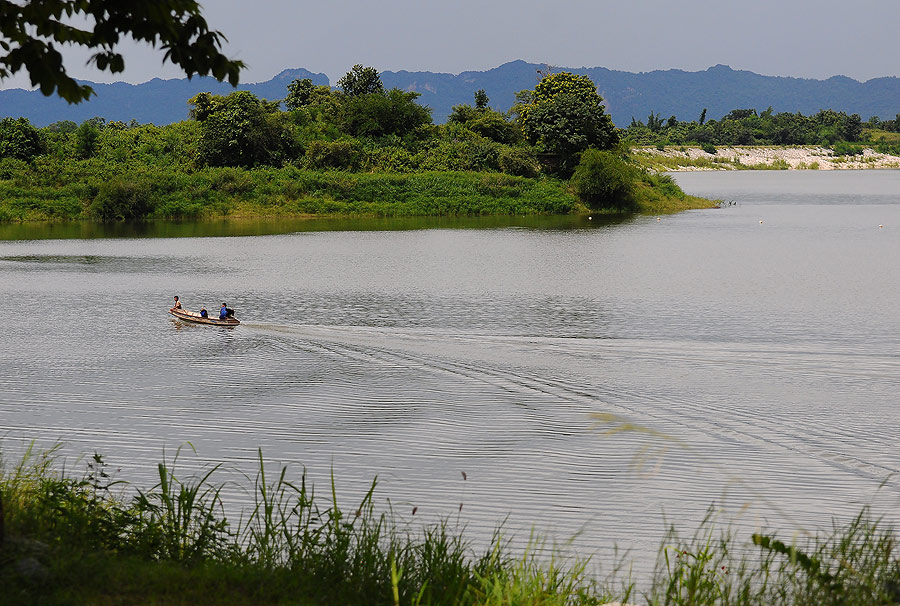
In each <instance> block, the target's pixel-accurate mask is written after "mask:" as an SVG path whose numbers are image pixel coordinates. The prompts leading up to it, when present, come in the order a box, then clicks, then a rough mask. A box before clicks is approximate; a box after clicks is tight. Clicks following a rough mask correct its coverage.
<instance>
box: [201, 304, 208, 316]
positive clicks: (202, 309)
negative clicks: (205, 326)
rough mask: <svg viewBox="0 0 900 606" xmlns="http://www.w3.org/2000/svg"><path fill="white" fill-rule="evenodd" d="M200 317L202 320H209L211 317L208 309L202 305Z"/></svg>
mask: <svg viewBox="0 0 900 606" xmlns="http://www.w3.org/2000/svg"><path fill="white" fill-rule="evenodd" d="M200 317H201V318H208V317H209V312H208V311H206V308H205V307H203V306H202V305H201V306H200Z"/></svg>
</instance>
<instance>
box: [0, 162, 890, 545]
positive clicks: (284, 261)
mask: <svg viewBox="0 0 900 606" xmlns="http://www.w3.org/2000/svg"><path fill="white" fill-rule="evenodd" d="M677 180H678V181H679V183H681V184H682V185H683V187H684V188H685V189H686V190H687V191H689V192H691V193H696V194H701V195H709V196H714V197H717V198H721V199H723V200H727V201H730V202H734V205H733V206H727V207H726V208H722V209H719V210H709V211H696V212H687V213H683V214H680V215H677V216H666V217H662V218H661V220H659V221H657V220H656V218H655V217H641V218H637V219H633V220H629V221H625V222H620V223H607V224H599V222H596V223H595V222H594V221H583V220H582V221H578V220H571V219H566V220H555V221H551V222H550V223H549V224H547V223H542V222H540V221H537V222H535V221H528V222H524V223H523V222H517V223H516V224H510V223H509V222H507V221H505V220H503V221H498V220H493V222H492V223H489V224H484V223H478V222H475V223H474V224H472V223H465V222H463V223H451V224H437V227H438V228H427V226H428V224H422V223H407V224H405V225H403V224H401V225H399V227H401V228H404V229H400V230H397V229H393V227H398V226H397V225H395V224H390V223H382V224H380V225H378V226H376V227H378V229H380V230H379V231H346V230H344V231H342V230H341V228H342V226H341V225H332V230H331V231H294V232H293V233H285V234H280V235H278V234H274V235H255V236H234V237H178V238H173V237H152V238H151V237H147V238H140V237H131V238H95V239H19V238H40V237H45V236H46V235H47V233H46V232H43V233H34V232H29V233H28V234H24V235H23V232H22V231H21V230H20V231H15V229H14V228H12V227H8V228H7V232H6V233H5V234H4V237H6V238H9V239H8V240H6V241H2V242H0V310H2V312H3V315H4V316H5V318H6V322H5V326H4V331H3V336H2V344H3V345H2V348H0V432H2V435H4V436H5V438H3V441H2V443H0V446H2V448H3V449H4V451H5V452H7V453H9V452H14V451H15V450H16V449H18V448H20V447H21V445H22V443H23V440H27V439H31V438H36V439H38V441H39V443H41V444H43V445H49V444H52V443H54V442H55V441H57V440H60V441H62V442H64V443H65V445H66V448H65V452H66V453H67V454H68V455H69V456H70V457H71V459H70V462H69V465H70V467H71V466H76V467H77V465H76V464H75V462H74V458H75V457H76V456H77V455H78V454H79V453H88V454H89V453H92V452H94V451H98V452H100V453H103V454H104V455H105V457H106V458H107V460H109V461H111V462H112V463H113V464H114V466H115V467H116V468H121V471H120V472H119V477H122V478H127V479H130V480H133V481H135V482H138V483H139V484H141V485H150V484H152V478H153V473H154V469H155V463H156V462H157V461H159V460H160V459H161V458H162V454H163V449H165V450H166V453H167V455H169V456H171V455H172V453H173V452H174V451H175V449H176V448H178V446H179V445H182V444H184V443H186V442H190V443H191V444H193V446H194V447H195V448H196V450H197V453H198V454H197V456H193V455H192V456H189V457H186V458H185V463H184V464H185V466H187V467H192V466H197V465H200V464H202V463H204V462H207V461H214V462H220V461H224V462H226V463H227V466H228V470H227V471H226V472H225V474H226V475H225V477H229V476H228V474H231V475H234V474H235V473H236V470H243V471H247V472H249V473H252V471H253V469H254V466H253V461H254V459H255V457H256V451H257V448H262V449H263V452H264V454H265V455H266V456H267V457H268V458H270V459H272V460H273V461H276V462H280V463H289V464H291V466H292V467H293V468H295V469H296V470H297V472H298V473H299V470H300V469H302V468H303V466H305V468H306V469H307V471H308V473H309V475H310V476H311V477H312V478H313V480H314V481H316V482H317V484H318V485H319V486H320V489H321V490H320V492H325V488H326V482H327V478H328V476H329V473H330V472H331V470H332V469H333V470H334V474H335V477H336V481H337V485H338V489H339V494H340V496H341V498H343V499H345V501H348V502H349V501H352V500H355V499H357V498H359V497H360V496H361V495H362V494H363V492H364V491H365V489H366V487H367V486H368V484H369V483H370V482H371V480H372V479H373V477H375V476H378V478H379V482H380V486H379V489H378V492H377V495H379V496H380V502H381V503H385V502H387V500H390V502H391V503H392V504H393V506H394V507H395V509H396V510H397V511H399V512H400V513H404V514H405V513H406V512H409V511H411V509H412V507H413V506H416V507H418V511H419V513H417V517H416V519H418V518H419V517H424V519H434V518H435V517H437V516H445V515H452V516H454V519H456V516H457V515H458V516H459V520H460V523H463V524H468V526H469V530H470V532H471V533H472V535H473V536H474V537H476V538H477V537H481V538H483V537H485V536H487V535H489V533H490V531H491V530H492V529H493V528H494V527H495V526H496V525H497V524H499V523H500V522H501V521H503V519H504V518H505V517H506V516H508V520H507V522H506V525H505V526H506V528H507V529H508V531H509V532H515V533H518V534H519V535H520V536H522V535H524V536H525V537H526V538H527V535H528V532H529V530H530V529H531V528H532V527H534V528H535V529H536V530H537V531H538V532H540V533H542V534H543V535H545V536H547V537H549V538H550V540H551V541H556V542H559V543H563V542H566V541H568V540H570V539H571V540H572V541H573V545H574V546H575V548H576V549H577V550H578V551H579V552H581V553H597V554H599V556H600V559H601V560H603V558H604V557H605V556H607V555H608V554H609V553H610V549H611V548H612V546H613V544H616V543H617V544H618V545H619V546H620V547H621V548H630V549H632V553H633V554H635V555H636V556H638V557H639V558H641V559H644V558H645V556H646V555H647V554H654V553H655V551H656V548H657V546H658V544H659V540H660V538H661V535H662V532H663V529H664V527H665V525H666V522H665V520H666V519H668V520H670V521H675V522H677V523H678V524H679V526H680V527H681V528H683V529H684V530H685V531H686V532H690V531H691V530H693V528H694V526H695V525H696V523H697V522H699V521H700V520H701V519H702V517H703V516H704V514H705V512H706V510H707V508H708V507H709V506H710V505H711V504H713V503H714V504H715V505H716V507H717V508H718V509H720V510H721V511H722V513H721V514H720V516H721V519H723V520H725V521H728V522H732V523H734V524H736V525H738V526H739V527H741V528H742V531H743V530H747V531H748V532H749V530H751V529H755V528H757V527H758V526H759V525H766V526H767V527H769V528H774V529H781V530H783V531H785V532H791V531H793V530H796V529H808V530H812V529H815V528H820V527H825V526H828V525H829V524H830V520H831V518H832V517H833V516H838V517H847V516H852V515H853V514H855V513H857V512H858V510H859V508H860V507H861V506H862V505H863V504H868V503H871V504H874V506H875V507H876V510H878V511H879V512H883V513H890V512H892V511H894V510H895V509H896V505H897V504H898V501H900V498H898V497H900V485H898V481H897V479H896V475H895V476H893V477H892V476H891V474H896V472H897V471H898V470H900V453H898V450H897V445H898V438H897V431H898V427H900V407H898V395H897V394H898V387H900V357H898V354H900V334H898V331H897V327H898V326H900V300H898V294H900V172H872V171H870V172H840V173H823V172H761V173H749V172H737V173H693V174H679V175H678V176H677ZM760 222H761V223H760ZM432 225H434V224H432ZM880 225H883V227H879V226H880ZM282 227H284V226H282ZM343 227H344V228H346V225H344V226H343ZM474 227H477V228H474ZM56 229H58V228H56ZM69 229H73V228H69ZM78 229H79V230H81V229H86V228H83V227H79V228H78ZM161 229H163V228H154V230H155V231H154V230H151V231H150V232H148V235H160V234H161V233H163V232H160V230H161ZM178 229H181V230H182V231H181V232H177V235H184V232H190V231H191V230H198V229H202V230H206V229H208V226H207V227H202V228H198V227H196V226H183V227H181V228H178ZM248 229H249V228H248ZM288 229H301V228H300V227H297V226H294V227H290V226H288ZM272 231H278V229H277V228H274V227H271V226H268V227H267V226H262V227H259V226H258V227H255V228H252V229H249V231H244V232H241V233H269V232H272ZM193 233H209V232H206V231H198V232H193ZM217 233H223V232H217ZM51 235H53V234H51ZM56 235H65V236H72V235H75V236H79V237H84V236H89V235H94V234H90V233H88V234H85V233H80V232H79V233H74V234H59V233H57V234H56ZM174 294H178V295H180V296H181V298H182V300H183V302H184V304H185V306H186V307H188V308H194V309H196V308H198V307H199V306H200V305H201V304H204V305H205V306H206V307H207V308H209V309H217V308H218V305H219V304H220V303H221V302H222V301H226V302H227V303H228V305H229V306H230V307H233V308H235V309H236V310H237V314H238V317H239V318H241V320H242V321H243V324H242V325H241V326H240V327H238V328H236V329H233V330H231V329H223V328H216V327H205V326H193V325H183V324H181V323H179V322H177V321H175V320H173V319H172V318H171V317H170V316H169V315H168V314H167V313H166V310H167V308H168V307H169V305H170V303H171V299H172V295H174ZM598 414H599V415H606V416H605V417H603V418H602V419H605V420H598V418H597V417H596V416H593V415H598ZM621 423H629V424H633V425H634V426H635V427H636V429H634V430H631V431H624V432H618V433H613V432H610V430H611V429H615V428H617V427H621V425H620V424H621ZM462 472H465V473H466V476H467V478H468V479H466V480H463V477H462ZM886 478H890V480H889V481H888V483H887V484H886V485H884V486H883V487H882V488H880V489H879V485H880V484H881V482H882V481H883V480H885V479H886ZM234 498H235V500H236V502H240V500H241V498H245V497H242V496H241V495H235V496H234ZM460 503H462V504H463V509H462V511H461V512H459V505H460ZM745 527H746V528H745ZM788 536H790V535H788Z"/></svg>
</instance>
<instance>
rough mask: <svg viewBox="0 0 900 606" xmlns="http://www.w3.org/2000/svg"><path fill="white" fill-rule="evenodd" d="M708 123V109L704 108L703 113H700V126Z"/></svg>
mask: <svg viewBox="0 0 900 606" xmlns="http://www.w3.org/2000/svg"><path fill="white" fill-rule="evenodd" d="M704 122H706V108H705V107H704V108H703V111H702V112H700V126H703V123H704Z"/></svg>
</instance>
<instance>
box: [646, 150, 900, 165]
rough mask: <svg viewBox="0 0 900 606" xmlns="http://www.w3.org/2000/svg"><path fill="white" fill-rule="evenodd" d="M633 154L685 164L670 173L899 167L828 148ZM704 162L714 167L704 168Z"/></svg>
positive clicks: (887, 159) (880, 157)
mask: <svg viewBox="0 0 900 606" xmlns="http://www.w3.org/2000/svg"><path fill="white" fill-rule="evenodd" d="M682 150H683V151H682ZM633 151H634V152H636V153H640V154H642V155H645V156H647V157H648V158H650V159H651V161H652V159H653V158H655V157H659V158H660V159H662V158H667V159H671V160H666V164H667V165H668V164H669V163H670V162H672V161H674V162H675V163H678V162H679V161H683V162H684V164H683V165H679V166H672V167H669V166H666V170H670V171H689V170H735V169H739V168H752V167H764V166H772V165H773V164H778V165H781V166H780V167H781V168H790V169H812V170H816V169H817V170H839V169H844V170H847V169H850V170H853V169H856V170H859V169H867V168H900V156H891V155H888V154H881V153H878V152H876V151H875V150H873V149H872V148H869V147H867V148H865V149H864V151H863V153H862V154H861V155H856V156H835V155H834V153H833V152H832V151H831V150H830V149H828V148H827V147H753V146H748V147H718V148H716V153H715V154H710V153H707V152H705V151H703V150H702V149H700V148H699V147H681V146H667V147H666V149H665V151H660V150H659V149H657V148H655V147H639V148H635V149H634V150H633ZM704 160H705V161H707V162H712V163H714V164H713V165H704V164H706V163H705V162H704ZM692 162H697V163H698V164H700V165H698V164H692Z"/></svg>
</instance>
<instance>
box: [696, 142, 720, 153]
mask: <svg viewBox="0 0 900 606" xmlns="http://www.w3.org/2000/svg"><path fill="white" fill-rule="evenodd" d="M700 149H702V150H703V151H705V152H706V153H708V154H715V153H718V152H717V151H716V146H715V145H713V144H712V143H701V144H700Z"/></svg>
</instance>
